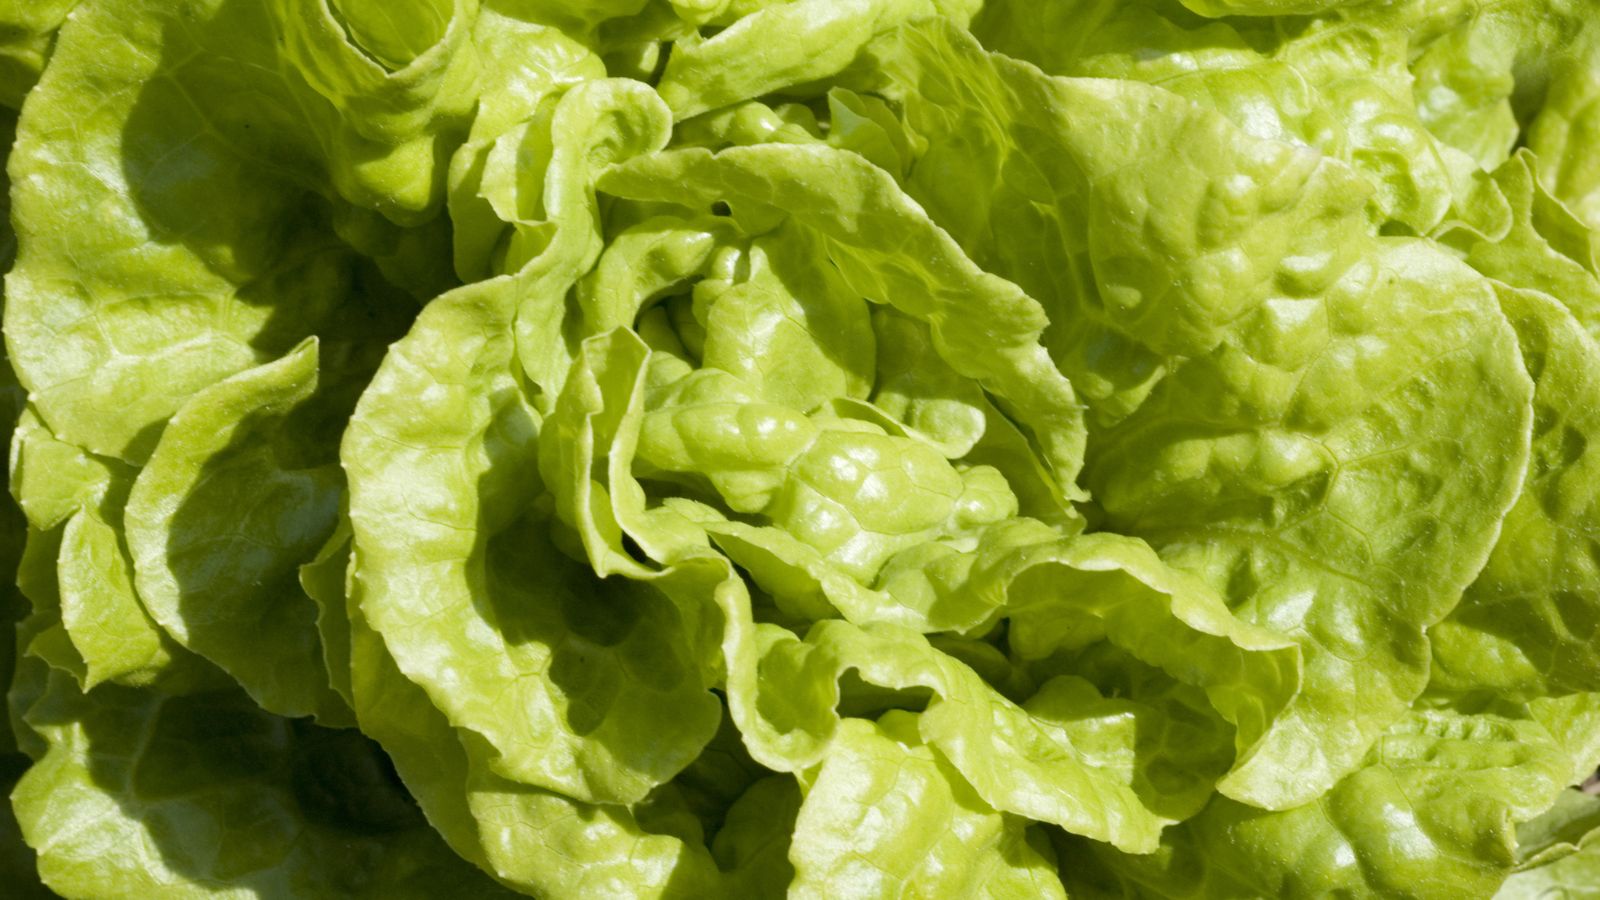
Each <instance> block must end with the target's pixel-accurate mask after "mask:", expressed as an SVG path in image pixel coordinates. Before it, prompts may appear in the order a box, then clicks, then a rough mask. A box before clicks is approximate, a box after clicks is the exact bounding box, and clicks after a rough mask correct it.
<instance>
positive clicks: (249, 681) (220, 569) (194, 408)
mask: <svg viewBox="0 0 1600 900" xmlns="http://www.w3.org/2000/svg"><path fill="white" fill-rule="evenodd" d="M317 346H318V345H317V343H316V342H315V341H314V340H311V341H307V342H306V343H303V344H301V345H300V346H299V347H298V348H296V349H295V350H294V351H293V352H291V353H290V354H289V355H288V356H285V357H284V358H283V359H281V360H279V361H277V362H274V363H269V364H267V365H264V366H260V367H258V368H255V369H250V370H248V371H246V372H242V373H240V374H238V375H235V376H233V377H232V378H229V379H227V380H225V381H222V382H219V383H217V384H215V385H213V386H211V387H209V388H207V389H205V390H203V391H201V392H200V393H198V394H196V395H195V396H194V397H193V398H192V399H190V400H189V402H188V403H186V404H184V406H183V407H182V408H181V409H179V410H178V412H177V414H176V415H174V416H173V417H172V421H171V422H170V423H169V424H168V425H167V428H166V430H165V431H164V432H162V435H161V441H160V443H158V444H157V445H156V448H155V451H154V452H153V453H152V454H151V456H150V461H149V464H148V465H147V466H146V467H145V468H144V470H143V471H141V472H140V473H139V477H138V479H137V480H136V481H135V482H134V485H133V490H132V491H131V493H130V494H129V496H128V506H127V512H126V518H127V537H128V548H129V550H130V551H131V552H132V554H133V565H134V581H135V584H136V585H137V587H138V590H139V596H140V598H141V599H143V601H144V603H145V606H146V607H147V608H148V609H149V610H150V614H151V615H152V616H153V617H154V618H155V620H156V621H157V622H159V623H161V627H162V628H164V629H166V631H167V633H169V634H170V635H172V637H173V638H174V639H175V640H177V641H178V642H179V643H180V644H182V645H184V646H185V647H187V648H189V649H190V650H193V651H194V652H196V653H198V654H200V655H201V656H204V657H206V658H207V659H209V660H211V661H212V662H214V663H216V664H217V665H218V666H219V667H220V668H222V669H223V670H224V671H226V672H227V673H228V674H230V675H232V676H233V677H234V678H236V679H238V680H239V683H240V684H242V685H243V686H244V688H245V690H247V691H248V692H249V693H250V695H251V696H252V697H253V698H255V700H256V702H258V703H260V704H261V705H262V706H263V707H264V708H265V709H267V710H269V711H273V712H276V713H278V714H280V715H288V716H305V715H316V716H317V717H318V718H319V719H321V720H322V721H324V722H327V723H329V724H335V725H338V724H345V723H346V722H348V721H349V710H348V709H347V708H345V706H344V704H343V702H342V701H341V700H340V698H339V696H338V694H336V693H335V692H334V691H333V690H332V689H331V688H330V687H329V675H328V671H327V669H326V668H325V666H324V664H323V658H322V651H321V649H320V646H319V642H318V637H317V631H316V627H315V618H316V607H315V604H314V603H313V602H312V601H311V599H310V598H309V597H307V596H306V594H305V592H304V591H303V590H302V589H301V587H300V584H299V581H298V574H299V565H300V563H301V562H302V561H304V560H308V559H310V558H311V557H313V556H314V555H315V554H316V553H317V551H318V550H319V549H320V548H321V546H322V544H323V542H324V541H326V540H327V538H328V536H329V535H330V534H331V533H332V532H333V529H334V525H335V523H336V520H337V516H338V511H339V493H340V489H341V486H342V482H343V478H342V475H341V473H340V471H339V468H338V466H337V464H336V463H334V461H333V460H332V459H331V458H330V457H329V455H328V450H329V449H331V448H329V447H328V446H327V444H326V443H325V442H319V441H317V440H316V436H317V429H316V428H315V427H314V424H315V419H316V417H317V415H318V414H319V412H320V411H319V410H318V409H317V408H316V407H317V406H318V404H317V403H316V402H315V401H314V399H313V397H314V394H315V393H316V391H317V388H318V382H317V359H318V354H317ZM319 443H320V444H321V446H318V444H319Z"/></svg>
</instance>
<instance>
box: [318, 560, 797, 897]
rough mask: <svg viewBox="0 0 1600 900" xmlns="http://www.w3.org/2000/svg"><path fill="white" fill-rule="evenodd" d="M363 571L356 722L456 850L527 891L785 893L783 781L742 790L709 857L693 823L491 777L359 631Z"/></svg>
mask: <svg viewBox="0 0 1600 900" xmlns="http://www.w3.org/2000/svg"><path fill="white" fill-rule="evenodd" d="M363 571H364V566H363V563H362V560H361V557H360V555H359V553H358V554H357V556H356V557H355V559H354V565H353V568H352V578H353V580H352V587H353V588H354V590H353V591H352V592H351V594H350V605H349V613H350V627H351V634H352V660H353V663H354V679H353V682H352V689H353V694H354V696H355V698H356V702H355V709H356V713H357V717H358V719H359V720H360V722H361V727H362V730H363V731H364V732H366V733H367V734H369V735H373V736H374V737H375V738H376V739H377V740H378V741H380V742H381V743H382V744H383V746H384V748H385V749H386V750H387V751H388V753H389V754H390V755H391V757H392V758H393V759H394V761H395V766H396V768H397V769H398V771H399V773H400V776H401V778H402V779H403V780H404V781H405V782H406V784H407V786H408V787H409V788H410V789H411V790H412V792H413V793H414V794H415V796H416V797H417V799H418V801H419V803H420V804H421V806H422V809H423V811H424V812H425V813H426V814H427V816H428V820H429V822H430V823H431V824H432V825H433V826H434V827H435V828H436V829H438V830H439V832H440V833H441V834H442V835H443V836H444V838H445V840H446V841H448V842H449V843H450V845H451V847H452V848H453V849H454V850H455V851H456V852H457V853H459V854H461V855H462V856H463V857H465V858H466V859H468V860H471V861H473V862H475V863H476V864H478V865H479V866H481V867H483V868H485V869H486V870H487V871H489V872H490V873H492V874H493V875H495V877H496V878H498V879H499V880H501V881H502V882H504V883H506V884H508V885H510V886H512V887H514V888H516V889H518V890H520V891H522V892H525V893H532V894H535V895H545V896H597V897H617V898H622V897H630V898H631V897H685V898H687V897H701V896H708V895H714V894H716V893H717V892H718V891H719V888H718V887H717V886H718V884H719V882H722V881H723V879H725V878H726V879H728V882H727V883H728V884H729V887H728V888H727V889H726V890H727V893H728V895H730V896H756V897H764V896H776V895H778V894H780V893H781V892H782V888H783V886H784V885H785V884H786V883H787V877H786V872H785V870H786V869H787V864H786V862H785V861H784V860H783V856H782V854H783V853H784V852H785V851H786V850H787V836H788V833H789V830H790V819H791V817H792V813H789V814H786V813H785V808H786V807H787V808H788V809H790V810H792V809H793V808H794V807H795V803H796V798H794V797H793V796H792V794H789V793H787V792H785V791H784V790H782V788H783V785H782V784H776V785H775V784H773V783H772V782H770V781H767V782H757V783H755V784H753V785H751V786H750V789H749V790H748V791H747V792H745V793H744V794H741V795H740V796H743V797H747V798H748V799H747V800H745V801H743V802H740V801H738V800H736V801H735V803H734V805H733V806H732V808H730V809H728V810H727V812H726V824H725V827H724V828H723V829H722V830H720V831H719V832H718V834H717V836H716V838H715V839H714V841H713V843H712V847H711V849H710V851H709V852H708V851H707V849H706V847H705V846H704V845H703V844H701V843H700V842H699V841H697V840H694V838H695V837H696V835H695V834H694V833H693V831H694V826H689V831H690V833H689V834H687V835H683V834H674V833H668V832H663V831H658V830H652V829H648V828H646V827H643V826H642V824H641V823H640V822H639V820H638V819H637V818H636V817H635V816H634V815H633V814H632V813H631V812H630V811H629V810H628V809H627V808H626V807H618V806H596V805H590V804H584V803H580V802H577V801H574V800H572V799H570V798H568V797H564V796H562V795H560V794H555V793H552V792H549V791H545V790H541V789H539V788H533V787H528V786H526V785H519V784H516V783H513V782H511V781H508V780H506V779H504V778H501V777H499V776H497V775H495V774H494V773H493V772H492V771H490V770H489V769H488V768H487V767H486V766H485V765H484V764H483V762H482V755H481V754H478V753H475V752H474V751H473V748H474V747H478V746H481V741H480V740H478V739H476V738H475V737H474V736H472V735H470V734H469V733H465V732H462V731H460V730H459V729H453V728H452V727H451V726H450V723H449V721H448V720H447V719H446V718H445V717H444V715H443V714H442V713H440V712H439V711H438V709H437V708H436V707H435V706H434V705H433V704H432V703H431V702H430V701H429V699H428V695H427V694H426V693H425V692H424V691H423V690H422V689H421V688H419V687H418V686H417V685H415V684H414V683H413V682H412V681H411V680H410V679H409V678H407V677H406V676H405V675H404V674H403V673H402V672H401V671H400V670H399V668H398V667H397V666H396V665H395V662H394V658H393V657H392V656H390V655H389V654H388V651H387V648H386V646H385V644H384V641H383V638H382V636H381V635H379V634H378V632H376V631H375V630H373V629H372V628H371V627H370V625H368V624H367V621H366V618H365V616H364V614H363V612H362V610H363V608H364V607H365V606H366V605H367V599H366V594H365V586H364V581H365V579H364V578H363V576H362V572H363ZM761 785H767V787H761ZM757 810H759V811H760V812H759V813H757ZM679 821H680V822H682V821H683V819H682V817H680V818H679ZM686 838H687V839H686ZM724 871H726V872H729V873H731V874H730V875H726V876H725V875H723V874H721V873H722V872H724Z"/></svg>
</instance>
